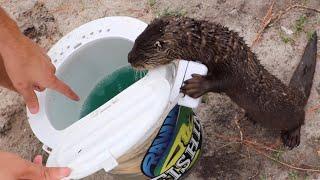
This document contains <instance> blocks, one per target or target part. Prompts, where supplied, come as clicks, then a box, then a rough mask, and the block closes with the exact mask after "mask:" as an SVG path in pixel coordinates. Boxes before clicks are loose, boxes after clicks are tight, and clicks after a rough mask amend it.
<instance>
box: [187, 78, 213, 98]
mask: <svg viewBox="0 0 320 180" xmlns="http://www.w3.org/2000/svg"><path fill="white" fill-rule="evenodd" d="M191 76H192V78H191V79H189V80H187V81H185V82H184V85H183V86H182V87H181V92H182V93H184V94H185V95H188V96H190V97H192V98H198V97H200V96H202V95H203V94H205V93H206V92H208V90H209V89H208V88H207V87H208V85H209V84H208V83H210V82H208V80H207V79H206V78H205V77H204V76H201V75H199V74H192V75H191Z"/></svg>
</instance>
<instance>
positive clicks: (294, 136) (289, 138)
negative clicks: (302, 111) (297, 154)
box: [281, 127, 300, 150]
mask: <svg viewBox="0 0 320 180" xmlns="http://www.w3.org/2000/svg"><path fill="white" fill-rule="evenodd" d="M281 139H282V142H283V144H284V145H285V146H287V147H288V148H289V149H290V150H291V149H293V148H295V147H297V146H299V144H300V127H298V128H296V129H293V130H290V131H282V132H281Z"/></svg>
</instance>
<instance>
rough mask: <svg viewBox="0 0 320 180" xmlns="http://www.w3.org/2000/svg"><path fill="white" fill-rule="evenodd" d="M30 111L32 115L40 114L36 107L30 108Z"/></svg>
mask: <svg viewBox="0 0 320 180" xmlns="http://www.w3.org/2000/svg"><path fill="white" fill-rule="evenodd" d="M29 111H30V112H31V113H32V114H36V113H37V112H38V108H36V107H30V108H29Z"/></svg>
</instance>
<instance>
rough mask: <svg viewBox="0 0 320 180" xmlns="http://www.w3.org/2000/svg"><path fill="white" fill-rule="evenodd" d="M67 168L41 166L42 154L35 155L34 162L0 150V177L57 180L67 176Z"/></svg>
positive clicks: (26, 179) (7, 179)
mask: <svg viewBox="0 0 320 180" xmlns="http://www.w3.org/2000/svg"><path fill="white" fill-rule="evenodd" d="M70 173H71V170H70V169H69V168H48V167H44V166H42V156H36V157H35V158H34V163H32V162H29V161H26V160H24V159H22V158H21V157H19V156H17V155H15V154H12V153H7V152H0V179H6V180H17V179H25V180H28V179H30V180H31V179H32V180H59V179H62V178H64V177H67V176H69V174H70Z"/></svg>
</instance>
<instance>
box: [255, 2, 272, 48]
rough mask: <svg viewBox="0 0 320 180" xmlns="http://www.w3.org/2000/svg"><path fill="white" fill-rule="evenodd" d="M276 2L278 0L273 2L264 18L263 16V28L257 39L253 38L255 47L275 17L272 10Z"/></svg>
mask: <svg viewBox="0 0 320 180" xmlns="http://www.w3.org/2000/svg"><path fill="white" fill-rule="evenodd" d="M275 2H276V1H275V0H273V1H272V4H271V6H270V7H269V9H268V11H267V14H266V15H265V16H264V18H263V20H262V22H261V28H260V30H259V31H258V33H257V35H256V37H255V39H254V40H253V42H252V46H251V47H253V46H254V45H255V44H256V43H257V42H258V41H259V40H260V38H261V35H262V33H263V31H264V30H265V29H266V27H267V26H268V25H269V24H270V22H271V19H272V17H273V14H272V10H273V6H274V4H275Z"/></svg>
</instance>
